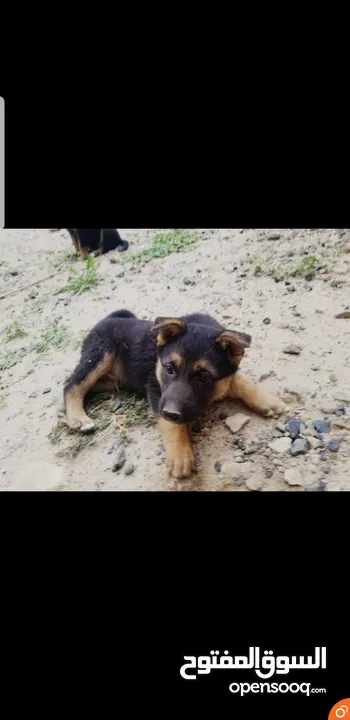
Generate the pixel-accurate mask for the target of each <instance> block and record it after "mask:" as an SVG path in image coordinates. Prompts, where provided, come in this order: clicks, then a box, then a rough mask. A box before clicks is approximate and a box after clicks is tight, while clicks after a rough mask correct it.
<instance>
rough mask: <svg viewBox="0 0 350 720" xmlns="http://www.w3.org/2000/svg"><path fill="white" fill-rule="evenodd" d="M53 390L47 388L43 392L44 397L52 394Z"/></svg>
mask: <svg viewBox="0 0 350 720" xmlns="http://www.w3.org/2000/svg"><path fill="white" fill-rule="evenodd" d="M51 390H52V388H50V387H47V388H45V389H44V390H43V395H46V394H47V393H50V392H51Z"/></svg>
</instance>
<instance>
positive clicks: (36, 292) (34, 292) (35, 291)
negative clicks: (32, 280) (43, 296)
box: [29, 290, 39, 300]
mask: <svg viewBox="0 0 350 720" xmlns="http://www.w3.org/2000/svg"><path fill="white" fill-rule="evenodd" d="M38 295H39V293H38V291H37V290H31V291H30V293H29V297H30V299H31V300H34V299H35V298H36V297H38Z"/></svg>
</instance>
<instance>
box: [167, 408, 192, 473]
mask: <svg viewBox="0 0 350 720" xmlns="http://www.w3.org/2000/svg"><path fill="white" fill-rule="evenodd" d="M159 427H160V431H161V434H162V438H163V442H164V445H165V450H166V467H167V470H168V473H169V475H173V476H174V477H176V478H182V477H188V476H189V475H191V472H192V470H194V468H195V459H194V455H193V450H192V447H191V442H190V437H189V433H188V429H187V425H175V424H174V423H171V422H168V421H167V420H163V418H159Z"/></svg>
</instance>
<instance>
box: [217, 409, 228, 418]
mask: <svg viewBox="0 0 350 720" xmlns="http://www.w3.org/2000/svg"><path fill="white" fill-rule="evenodd" d="M226 418H227V412H225V410H220V412H219V420H226Z"/></svg>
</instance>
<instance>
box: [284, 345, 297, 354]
mask: <svg viewBox="0 0 350 720" xmlns="http://www.w3.org/2000/svg"><path fill="white" fill-rule="evenodd" d="M283 352H284V353H286V355H300V353H301V347H300V346H299V345H294V344H293V343H291V344H290V345H286V347H285V348H283Z"/></svg>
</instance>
